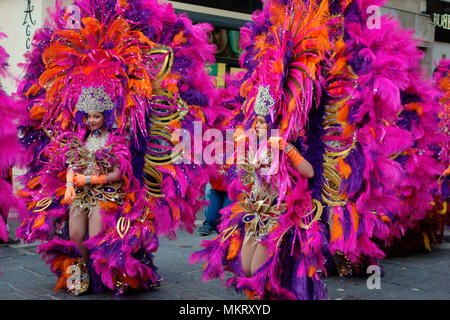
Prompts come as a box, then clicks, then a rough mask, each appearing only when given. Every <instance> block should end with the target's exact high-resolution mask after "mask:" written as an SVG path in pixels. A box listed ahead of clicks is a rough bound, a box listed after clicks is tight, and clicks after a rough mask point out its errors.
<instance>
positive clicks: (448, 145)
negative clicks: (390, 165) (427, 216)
mask: <svg viewBox="0 0 450 320" xmlns="http://www.w3.org/2000/svg"><path fill="white" fill-rule="evenodd" d="M434 79H435V80H436V84H437V85H438V86H439V88H440V89H441V92H442V94H441V97H440V99H439V103H440V104H442V106H443V108H444V110H443V111H442V113H441V117H440V118H441V130H442V131H443V133H444V134H445V135H446V136H447V137H448V136H449V135H450V133H449V128H450V59H442V60H441V61H440V62H439V65H438V66H437V67H436V70H435V73H434ZM439 157H440V159H441V160H442V161H443V162H444V163H447V168H446V169H445V171H444V172H443V173H442V176H441V181H440V184H441V187H440V194H441V197H442V201H444V208H442V211H443V212H445V213H447V224H448V225H449V224H450V220H449V219H450V216H448V201H449V200H450V163H449V159H450V139H447V140H446V141H445V143H444V145H443V147H442V150H441V153H440V155H439ZM445 207H446V208H445Z"/></svg>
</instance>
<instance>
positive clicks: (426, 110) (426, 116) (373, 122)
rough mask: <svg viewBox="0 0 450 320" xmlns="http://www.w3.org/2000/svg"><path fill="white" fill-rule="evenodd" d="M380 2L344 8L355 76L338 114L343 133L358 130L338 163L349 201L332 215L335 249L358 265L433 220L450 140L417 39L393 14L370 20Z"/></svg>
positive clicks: (346, 44)
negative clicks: (373, 23) (370, 10)
mask: <svg viewBox="0 0 450 320" xmlns="http://www.w3.org/2000/svg"><path fill="white" fill-rule="evenodd" d="M381 4H382V1H365V2H362V3H359V2H352V3H348V4H346V6H345V7H343V8H341V9H342V10H343V11H342V12H343V13H344V16H345V19H344V22H343V23H344V30H345V31H344V37H343V45H344V52H343V58H344V59H345V60H346V63H347V65H348V66H349V67H350V68H351V70H352V72H353V73H354V75H355V76H356V79H357V81H356V86H355V88H354V90H353V91H352V93H351V97H350V99H349V100H348V101H346V102H345V103H343V104H342V105H341V106H340V107H339V110H338V111H337V118H338V119H339V121H340V123H341V126H342V127H343V134H342V136H343V137H344V138H345V137H352V138H353V139H354V141H355V147H354V148H352V149H351V151H350V153H349V154H348V155H347V156H346V157H343V158H342V159H340V160H339V164H338V166H337V167H338V168H337V169H338V171H337V172H339V173H340V176H341V178H342V182H341V188H340V193H339V196H341V197H342V198H344V199H346V205H345V206H343V207H342V209H343V211H338V212H334V213H333V216H332V218H330V221H332V227H331V242H330V250H331V252H332V253H333V254H334V253H336V252H337V251H341V252H343V253H344V254H345V255H346V256H347V258H348V259H349V260H350V261H351V262H352V263H355V265H358V264H359V263H360V262H361V260H362V258H364V259H367V258H368V259H369V264H371V263H375V262H376V261H375V260H374V259H375V258H378V259H379V258H382V257H384V256H385V252H388V253H389V252H390V248H389V246H390V245H392V246H394V247H395V246H396V242H397V241H399V240H397V238H401V237H403V236H404V235H405V233H406V231H407V230H408V229H414V228H417V227H418V226H419V225H420V224H421V223H422V220H427V219H428V216H429V211H430V210H431V209H432V208H433V203H434V199H433V194H434V193H435V191H434V189H436V188H437V176H438V175H439V173H440V172H442V166H443V163H442V161H439V160H438V157H437V154H438V152H439V149H440V147H441V146H442V143H443V142H444V140H445V138H444V136H443V135H442V133H441V132H439V127H438V117H437V115H438V114H439V113H440V111H439V110H440V106H439V105H438V104H437V103H436V101H435V97H436V96H437V92H436V89H435V88H434V87H433V84H432V82H431V81H430V79H428V78H427V77H426V76H425V75H424V73H423V71H422V69H421V67H420V59H421V58H422V53H421V52H420V51H419V50H418V49H417V41H415V40H413V38H412V35H411V33H410V32H406V31H404V30H402V29H401V27H400V24H399V22H397V21H395V20H393V19H392V18H390V17H386V16H382V17H381V27H380V28H369V27H368V26H367V24H365V23H364V21H366V18H367V16H366V9H367V7H368V6H370V5H381ZM425 132H426V133H427V134H424V133H425ZM436 218H438V217H436V216H434V217H433V218H431V220H432V221H433V220H434V222H435V223H434V227H431V228H429V230H426V231H425V229H423V230H421V231H420V233H422V231H423V237H424V238H423V240H425V244H426V243H427V239H428V237H431V234H433V233H434V232H436V222H437V221H438V220H437V219H436ZM438 219H439V218H438ZM433 229H434V230H433ZM420 237H422V235H420ZM415 245H417V243H415V244H413V246H415ZM419 245H420V242H419Z"/></svg>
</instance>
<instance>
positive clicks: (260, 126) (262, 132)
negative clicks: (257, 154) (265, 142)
mask: <svg viewBox="0 0 450 320" xmlns="http://www.w3.org/2000/svg"><path fill="white" fill-rule="evenodd" d="M268 128H269V125H268V124H267V121H266V118H265V117H264V116H259V115H258V116H257V117H256V124H255V130H256V134H257V135H258V137H259V138H263V137H264V136H266V135H267V129H268Z"/></svg>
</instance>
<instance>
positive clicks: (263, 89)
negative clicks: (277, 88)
mask: <svg viewBox="0 0 450 320" xmlns="http://www.w3.org/2000/svg"><path fill="white" fill-rule="evenodd" d="M274 104H275V100H274V99H273V97H272V96H271V95H270V86H269V85H267V86H263V85H259V87H258V94H257V95H256V100H255V106H254V111H255V113H256V114H257V115H259V116H266V115H268V114H269V112H270V108H272V107H273V105H274Z"/></svg>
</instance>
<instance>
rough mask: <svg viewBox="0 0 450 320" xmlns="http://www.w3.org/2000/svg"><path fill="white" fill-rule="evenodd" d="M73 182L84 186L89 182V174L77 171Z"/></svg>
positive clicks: (78, 185)
mask: <svg viewBox="0 0 450 320" xmlns="http://www.w3.org/2000/svg"><path fill="white" fill-rule="evenodd" d="M73 182H75V184H76V185H77V187H82V186H84V185H86V184H87V176H85V175H84V174H79V173H75V176H74V177H73Z"/></svg>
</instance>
